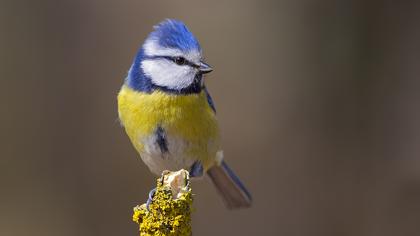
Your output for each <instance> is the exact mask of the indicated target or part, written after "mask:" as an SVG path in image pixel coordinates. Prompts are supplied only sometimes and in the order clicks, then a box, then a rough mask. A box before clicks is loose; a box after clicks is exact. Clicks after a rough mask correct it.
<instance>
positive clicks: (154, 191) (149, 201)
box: [146, 188, 156, 211]
mask: <svg viewBox="0 0 420 236" xmlns="http://www.w3.org/2000/svg"><path fill="white" fill-rule="evenodd" d="M155 193H156V188H154V189H152V190H150V192H149V198H148V199H147V202H146V208H147V210H148V211H150V208H149V207H150V204H152V202H153V196H154V195H155Z"/></svg>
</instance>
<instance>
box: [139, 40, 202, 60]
mask: <svg viewBox="0 0 420 236" xmlns="http://www.w3.org/2000/svg"><path fill="white" fill-rule="evenodd" d="M143 48H144V53H145V55H146V56H167V57H184V58H185V59H187V60H188V61H191V62H194V63H196V64H198V63H199V62H200V60H201V52H200V51H197V50H193V51H189V52H188V53H185V52H182V51H181V50H179V49H176V48H165V47H162V46H160V45H159V44H158V42H156V40H153V39H149V40H147V41H146V42H145V43H144V45H143Z"/></svg>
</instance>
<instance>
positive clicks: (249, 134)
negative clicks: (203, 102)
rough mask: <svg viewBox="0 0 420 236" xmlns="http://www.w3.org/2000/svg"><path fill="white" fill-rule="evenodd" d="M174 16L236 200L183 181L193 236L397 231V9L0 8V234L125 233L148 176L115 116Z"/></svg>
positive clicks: (404, 121) (406, 14)
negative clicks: (203, 66)
mask: <svg viewBox="0 0 420 236" xmlns="http://www.w3.org/2000/svg"><path fill="white" fill-rule="evenodd" d="M165 18H177V19H180V20H183V21H184V22H185V23H186V24H187V25H188V26H189V28H190V29H191V30H192V31H193V32H194V34H195V35H196V36H197V38H198V39H199V40H200V42H201V45H202V47H203V49H204V52H205V56H206V58H207V61H208V62H209V63H210V64H211V65H212V66H213V67H214V68H215V71H214V72H213V73H212V74H211V75H210V76H209V78H208V80H207V84H208V87H209V89H210V91H211V93H212V96H213V98H214V100H215V103H216V106H217V109H218V117H219V120H220V125H221V128H222V135H223V145H224V148H225V156H226V159H227V160H228V162H229V163H230V165H231V166H232V167H233V168H234V169H235V170H236V172H237V173H238V174H239V175H240V176H241V178H242V179H243V180H244V182H245V183H246V184H247V185H248V187H249V188H250V190H251V191H252V192H253V195H254V200H255V202H254V206H253V208H251V209H249V210H241V211H233V212H232V211H227V210H226V209H225V208H224V206H223V204H222V202H221V200H220V199H219V198H218V196H217V194H216V192H215V191H214V189H213V187H212V186H211V185H210V184H209V183H208V182H205V181H204V182H202V183H194V192H195V193H196V197H195V203H194V204H195V207H196V211H195V213H194V219H193V231H194V235H200V236H204V235H288V236H291V235H320V236H321V235H322V236H325V235H331V236H335V235H340V236H342V235H355V236H359V235H362V236H364V235H381V236H387V235H415V234H416V233H418V232H419V229H420V225H419V222H420V157H419V156H420V142H419V140H420V123H419V120H420V109H419V104H420V93H419V91H420V79H419V78H418V77H419V74H420V63H419V62H420V57H419V56H420V43H419V42H420V27H419V22H420V6H419V4H417V3H416V2H415V1H400V2H397V1H328V0H325V1H309V0H303V1H293V0H287V1H274V0H273V1H244V0H235V1H208V0H207V1H186V0H178V1H175V0H173V1H169V0H167V1H163V0H160V1H156V0H155V1H147V2H145V1H134V0H131V1H130V0H124V1H111V0H107V1H105V0H102V1H99V0H89V1H87V0H77V1H64V0H43V1H29V0H26V1H25V0H15V1H12V0H10V1H7V0H6V1H5V0H1V1H0V30H1V31H0V88H1V90H0V101H1V108H2V111H1V115H0V128H1V132H0V141H1V142H0V143H1V144H0V145H1V149H0V150H1V151H0V158H1V159H0V168H1V169H0V191H1V192H0V235H2V236H3V235H4V236H15V235H34V236H38V235H60V236H67V235H69V236H74V235H125V236H129V235H137V225H136V224H134V223H133V222H131V214H132V207H134V206H135V205H136V204H138V203H141V202H143V201H144V200H145V199H146V197H147V193H148V191H149V190H150V189H151V188H152V186H153V184H154V178H155V177H154V176H152V174H150V173H149V171H148V170H147V168H146V167H145V165H144V164H143V163H142V162H141V161H140V159H139V158H138V155H137V153H136V152H135V150H134V148H133V147H132V146H131V144H130V142H129V140H128V138H127V137H126V135H125V133H124V131H123V129H122V128H121V127H120V126H119V124H118V122H117V107H116V94H117V92H118V90H119V87H120V86H121V84H122V81H123V79H124V77H125V75H126V72H127V70H128V68H129V66H130V64H131V61H132V59H133V57H134V55H135V53H136V50H137V49H138V48H139V46H140V44H141V43H142V42H143V40H144V38H145V37H146V36H147V34H148V33H149V32H150V31H151V29H152V25H154V24H156V23H158V22H160V21H161V20H163V19H165Z"/></svg>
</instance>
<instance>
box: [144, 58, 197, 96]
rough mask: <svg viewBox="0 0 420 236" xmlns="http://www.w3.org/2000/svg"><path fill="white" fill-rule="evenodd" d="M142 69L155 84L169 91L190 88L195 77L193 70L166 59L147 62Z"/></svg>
mask: <svg viewBox="0 0 420 236" xmlns="http://www.w3.org/2000/svg"><path fill="white" fill-rule="evenodd" d="M141 68H142V69H143V72H144V73H145V74H146V75H147V76H148V77H149V78H150V79H151V80H152V82H153V84H155V85H158V86H163V87H167V88H169V89H182V88H185V87H188V86H189V85H190V84H191V83H192V82H193V81H194V77H195V72H194V69H193V68H191V67H189V66H179V65H176V64H175V63H173V62H171V61H168V60H165V59H158V60H145V61H143V62H142V63H141Z"/></svg>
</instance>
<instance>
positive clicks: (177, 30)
mask: <svg viewBox="0 0 420 236" xmlns="http://www.w3.org/2000/svg"><path fill="white" fill-rule="evenodd" d="M154 29H155V30H154V31H153V32H152V33H150V35H149V37H148V38H147V39H153V40H156V41H157V42H158V43H159V45H160V46H162V47H166V48H176V49H180V50H181V51H184V52H188V51H192V50H197V51H200V50H201V47H200V44H199V43H198V40H197V39H196V38H195V37H194V35H193V34H192V33H191V31H189V30H188V28H187V26H186V25H185V24H184V23H183V22H181V21H179V20H173V19H167V20H164V21H162V22H161V23H159V24H158V25H156V26H155V27H154Z"/></svg>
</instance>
